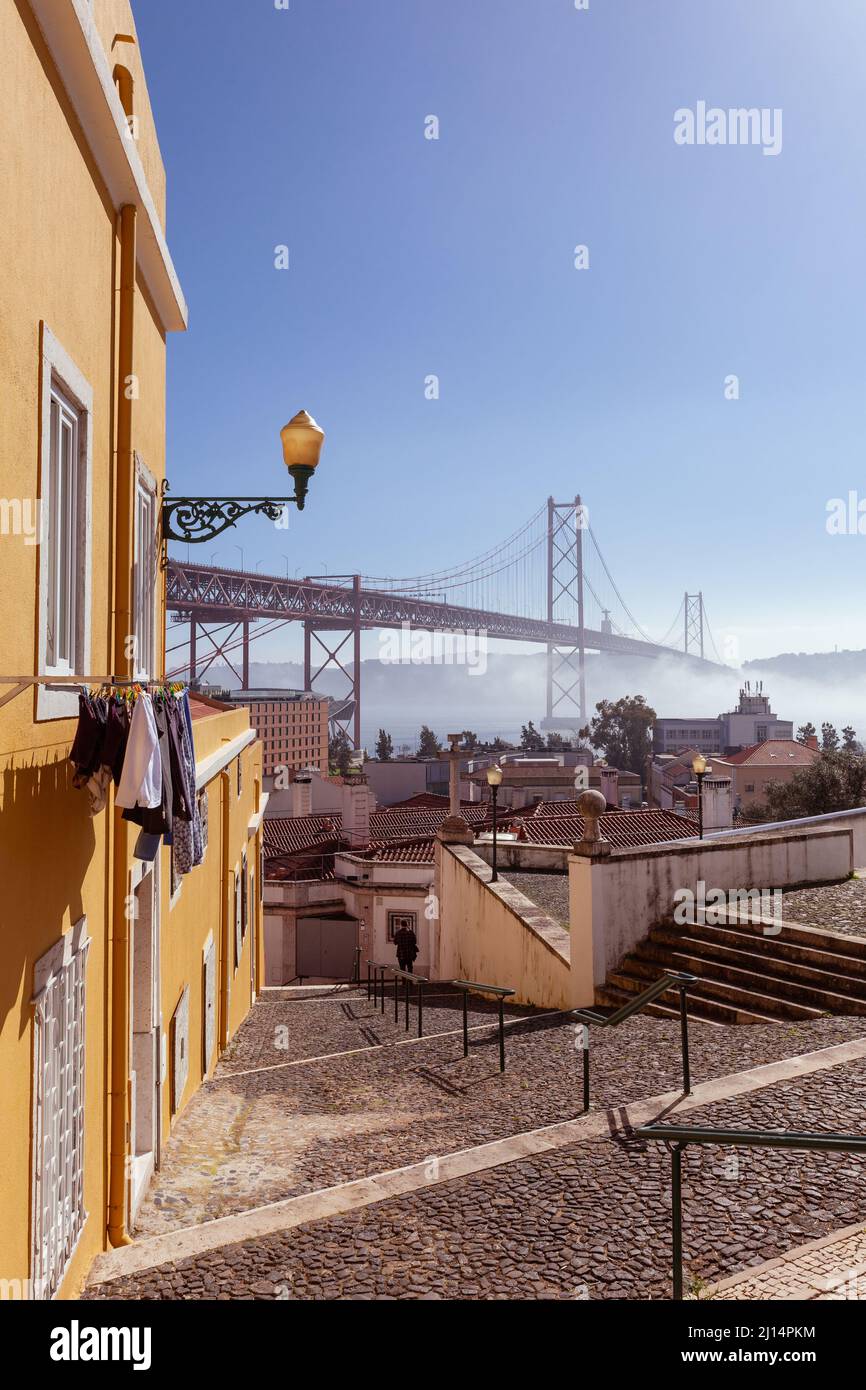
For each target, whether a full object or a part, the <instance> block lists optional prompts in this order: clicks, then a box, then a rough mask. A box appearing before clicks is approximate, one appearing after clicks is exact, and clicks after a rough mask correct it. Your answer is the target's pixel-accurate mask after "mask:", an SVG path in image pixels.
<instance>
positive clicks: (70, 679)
mask: <svg viewBox="0 0 866 1390" xmlns="http://www.w3.org/2000/svg"><path fill="white" fill-rule="evenodd" d="M3 685H12V686H14V687H15V689H14V690H10V691H9V692H8V693H7V694H5V695H0V707H2V706H3V705H6V704H8V703H9V701H10V700H14V699H15V697H16V695H21V694H23V692H24V691H25V690H30V689H31V688H32V687H33V686H34V685H47V686H51V685H60V686H64V687H69V688H70V689H72V688H76V689H77V688H79V687H81V686H87V685H93V686H105V685H114V686H135V685H138V686H140V687H141V688H142V690H151V689H159V688H160V687H162V688H165V687H166V686H167V685H169V686H172V687H177V688H180V689H184V688H185V687H184V686H183V685H182V684H181V683H180V682H178V681H170V680H169V679H168V678H167V677H166V676H162V677H155V678H153V679H152V680H141V679H139V680H135V679H134V678H133V677H131V676H129V677H127V676H78V675H69V676H0V686H3Z"/></svg>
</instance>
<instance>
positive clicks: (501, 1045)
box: [499, 995, 505, 1071]
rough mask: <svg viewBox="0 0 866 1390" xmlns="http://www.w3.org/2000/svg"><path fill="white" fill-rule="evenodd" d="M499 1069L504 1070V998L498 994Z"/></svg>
mask: <svg viewBox="0 0 866 1390" xmlns="http://www.w3.org/2000/svg"><path fill="white" fill-rule="evenodd" d="M499 1070H500V1071H505V1000H504V999H503V998H502V995H500V996H499Z"/></svg>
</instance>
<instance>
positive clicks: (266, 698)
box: [221, 690, 330, 786]
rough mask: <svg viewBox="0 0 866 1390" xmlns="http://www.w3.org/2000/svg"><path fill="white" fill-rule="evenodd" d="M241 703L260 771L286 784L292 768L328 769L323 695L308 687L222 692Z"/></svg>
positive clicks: (289, 781) (328, 702) (226, 698)
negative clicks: (257, 743) (258, 748)
mask: <svg viewBox="0 0 866 1390" xmlns="http://www.w3.org/2000/svg"><path fill="white" fill-rule="evenodd" d="M221 698H223V699H224V700H226V701H227V702H229V703H231V704H233V705H245V706H246V707H247V709H248V710H249V712H250V721H251V723H252V725H253V728H254V729H255V731H256V733H257V734H258V736H259V738H260V739H261V743H262V771H263V773H264V776H265V777H268V778H276V777H277V775H278V774H281V776H280V780H281V782H282V783H283V785H284V786H288V785H290V783H291V781H292V779H293V777H294V776H295V773H296V772H300V771H301V770H302V769H314V768H315V769H317V770H318V771H319V772H322V773H323V774H325V775H327V772H328V712H329V708H330V701H329V700H328V697H327V696H322V695H316V694H315V693H314V692H313V691H311V690H233V691H231V692H230V693H228V694H227V695H224V696H222V697H221Z"/></svg>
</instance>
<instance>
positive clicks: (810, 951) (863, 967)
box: [649, 923, 866, 981]
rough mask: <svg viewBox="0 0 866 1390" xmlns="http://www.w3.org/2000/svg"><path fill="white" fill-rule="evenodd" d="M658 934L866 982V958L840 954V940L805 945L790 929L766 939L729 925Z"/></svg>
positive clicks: (812, 939) (812, 938)
mask: <svg viewBox="0 0 866 1390" xmlns="http://www.w3.org/2000/svg"><path fill="white" fill-rule="evenodd" d="M657 933H664V934H673V933H677V934H687V935H689V937H692V938H694V940H698V941H716V942H719V944H720V945H728V947H731V948H734V949H738V951H742V949H745V951H753V952H756V954H758V955H769V956H778V955H780V954H783V952H784V956H785V958H787V959H791V960H794V962H796V963H799V965H813V966H816V967H817V969H820V970H828V972H831V973H837V974H844V976H848V977H851V979H862V980H865V981H866V956H860V955H858V954H851V952H848V951H840V949H838V947H840V941H838V937H826V935H815V934H813V935H809V934H805V941H806V942H808V944H803V940H802V938H803V933H796V940H795V938H794V937H792V935H791V934H790V933H788V929H787V927H785V929H783V931H781V933H780V934H778V935H773V937H769V935H765V934H763V933H762V931H760V929H755V927H745V926H742V924H740V926H734V924H730V923H728V924H727V926H724V927H708V926H691V924H688V926H683V927H680V926H674V924H673V923H666V924H663V926H657V927H653V930H652V931H651V933H649V935H651V938H653V937H656V934H657Z"/></svg>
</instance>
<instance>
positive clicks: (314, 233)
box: [135, 0, 866, 658]
mask: <svg viewBox="0 0 866 1390" xmlns="http://www.w3.org/2000/svg"><path fill="white" fill-rule="evenodd" d="M135 14H136V21H137V25H138V30H139V37H140V41H141V46H142V52H143V56H144V61H145V66H146V71H147V74H148V84H149V88H150V94H151V99H152V102H153V106H154V110H155V113H156V118H157V123H158V129H159V134H160V140H161V145H162V150H163V155H164V158H165V163H166V166H167V172H168V179H169V206H168V238H169V244H170V247H171V250H172V254H173V256H174V259H175V263H176V266H177V268H178V272H179V274H180V277H181V282H182V284H183V286H184V290H185V293H186V296H187V298H188V301H189V304H190V329H189V332H188V333H187V334H186V335H179V336H176V337H174V338H172V339H171V340H170V343H169V420H168V469H169V475H170V477H171V480H172V484H173V487H174V490H175V492H178V491H182V490H188V491H191V492H211V493H214V492H216V493H230V492H242V493H253V492H259V491H262V492H267V491H268V490H276V491H282V490H283V489H284V483H285V475H284V473H282V464H281V460H280V454H279V440H278V431H279V428H280V426H281V425H282V424H283V423H284V422H285V421H286V420H287V419H288V418H289V416H290V415H292V414H294V412H295V411H296V410H297V409H299V408H300V407H301V406H304V407H306V408H307V409H308V410H310V411H311V412H312V413H313V414H314V415H315V416H316V418H317V419H318V420H319V421H320V423H321V424H322V425H323V427H324V428H325V430H326V432H327V442H326V445H325V450H324V454H323V459H322V464H321V468H320V470H319V473H318V475H317V477H316V478H315V480H314V482H313V485H312V489H311V493H310V498H309V502H308V506H307V509H306V510H305V511H304V513H302V514H301V515H300V516H298V514H297V513H296V512H293V514H292V517H291V529H290V530H289V532H288V533H285V532H274V531H273V530H272V528H271V527H269V526H268V524H267V523H265V522H260V521H247V522H245V523H242V524H241V526H240V527H239V528H238V532H237V534H236V535H230V537H229V538H228V539H226V538H225V537H223V538H221V539H220V541H218V542H216V543H215V545H214V547H213V549H215V550H216V551H217V561H218V562H220V563H226V564H238V565H239V564H240V561H241V555H240V552H239V551H238V550H237V549H236V548H235V542H237V544H238V545H241V546H242V547H243V549H244V561H245V564H246V567H247V568H250V569H252V568H253V567H254V565H255V563H256V562H257V561H259V562H261V563H260V568H261V569H262V570H266V571H267V570H273V571H274V572H277V573H279V572H284V571H285V568H286V560H285V558H283V557H284V554H286V553H288V555H289V557H290V558H289V570H290V573H294V571H295V570H296V569H297V570H299V571H300V573H301V574H304V573H322V572H325V571H346V572H349V571H353V570H356V569H357V570H360V571H362V572H366V573H373V574H382V573H391V574H397V575H400V574H407V575H411V574H416V573H418V572H421V571H426V570H429V569H434V568H439V567H444V566H446V565H449V564H452V563H457V562H458V561H460V560H462V559H464V558H467V557H468V556H470V555H474V554H476V553H478V552H479V551H481V550H483V549H486V548H487V546H488V545H489V544H492V543H493V542H494V541H496V540H497V539H498V538H499V537H505V536H506V535H508V534H509V533H511V532H512V531H513V530H515V529H516V527H517V526H518V525H519V523H520V522H521V521H522V520H523V519H524V518H528V517H529V516H530V515H531V514H532V513H533V512H534V511H535V510H536V509H537V508H538V507H539V506H540V505H541V504H542V503H543V501H544V499H545V498H546V497H547V495H548V494H550V493H553V494H555V495H557V496H560V497H563V498H565V497H569V496H573V495H574V494H575V493H576V492H578V491H580V492H581V494H582V495H583V497H584V499H585V500H586V501H587V502H588V504H589V506H590V510H591V516H592V522H593V527H594V529H595V531H596V532H597V534H598V536H599V539H600V540H601V542H602V545H603V548H604V550H605V554H606V557H607V559H608V563H609V564H610V566H611V569H612V570H613V573H614V575H615V577H616V579H617V582H618V584H619V587H620V589H621V590H622V592H623V594H624V595H625V597H626V599H627V600H628V602H629V604H630V606H631V607H632V609H633V610H634V612H635V613H636V615H637V616H638V617H639V619H640V621H641V623H642V624H643V626H644V627H646V628H648V629H649V630H650V631H651V632H654V633H655V634H656V635H659V636H660V635H661V634H662V633H663V632H664V631H665V630H666V629H667V628H668V626H669V624H670V622H671V620H672V619H673V616H674V613H675V612H676V608H677V605H678V603H679V600H680V598H681V596H682V593H683V590H684V589H686V588H689V589H693V590H697V589H698V588H701V589H702V590H703V592H704V595H705V597H706V601H707V607H708V611H709V616H710V619H711V622H712V625H713V629H714V632H715V634H716V637H717V641H721V640H722V639H724V637H725V636H726V635H730V634H733V635H735V636H736V637H737V638H738V640H739V643H740V646H739V651H740V655H741V656H742V657H744V658H748V657H755V656H760V655H770V654H773V653H775V652H778V651H783V650H827V649H832V647H833V646H834V645H835V644H838V645H839V646H848V647H863V646H866V634H864V624H863V619H862V609H863V602H862V595H863V573H864V562H866V536H829V535H827V533H826V529H825V516H826V504H827V501H828V499H830V498H833V497H838V496H845V497H847V494H848V492H849V490H851V489H855V490H859V495H860V496H862V497H864V498H866V469H864V462H863V461H864V424H866V420H864V414H866V406H864V390H863V383H864V377H866V330H864V313H863V305H864V289H866V285H864V254H863V246H864V226H863V223H864V187H866V180H864V174H866V149H864V143H866V124H864V122H863V121H862V119H861V117H862V103H863V97H862V75H863V71H864V58H866V10H864V9H862V8H861V7H859V6H855V5H852V4H851V3H850V0H822V3H821V4H820V5H816V4H814V3H813V0H809V3H807V0H762V3H761V4H760V5H756V4H755V3H754V0H726V3H725V4H718V5H709V4H706V3H702V4H695V3H694V0H656V3H653V4H648V3H646V0H606V2H605V0H590V9H589V11H588V12H582V11H577V10H576V9H575V8H574V3H573V0H471V3H467V0H430V2H429V3H428V0H366V3H359V0H291V5H290V9H289V10H288V11H283V10H277V9H276V8H275V6H274V4H273V0H243V3H238V0H208V3H207V4H206V5H204V4H191V3H183V4H179V3H177V0H138V3H137V4H135ZM699 100H705V101H707V102H708V104H709V105H711V106H713V105H715V106H719V107H722V108H729V107H738V106H750V107H751V106H756V107H769V108H781V110H782V119H783V124H782V131H783V143H782V149H781V152H780V153H779V154H778V156H776V157H772V156H765V155H764V154H763V153H762V150H761V149H760V148H758V147H752V146H750V147H742V146H724V147H709V146H703V147H700V146H692V147H681V146H678V145H676V144H675V143H674V139H673V130H674V112H675V110H677V109H678V108H681V107H691V108H694V107H695V105H696V103H697V102H698V101H699ZM428 115H435V116H437V117H438V119H439V122H440V138H439V139H438V140H437V141H431V140H426V139H425V138H424V122H425V118H426V117H427V116H428ZM578 243H581V244H586V245H587V246H588V247H589V252H590V268H589V269H588V270H585V271H577V270H575V268H574V264H573V249H574V247H575V245H576V244H578ZM278 244H286V245H288V247H289V252H290V269H289V270H288V271H278V270H276V269H275V268H274V248H275V246H277V245H278ZM731 373H735V374H737V376H738V377H739V381H740V399H739V400H736V401H731V400H726V399H725V393H724V382H725V378H726V376H727V375H728V374H731ZM429 374H436V375H437V376H438V377H439V379H440V398H439V399H438V400H428V399H425V392H424V382H425V378H426V377H427V376H428V375H429ZM203 558H210V548H209V550H208V552H207V554H206V555H205V554H204V551H203ZM298 640H299V633H298V634H295V635H294V636H293V638H292V648H293V650H296V649H297V646H298ZM271 650H272V651H274V654H276V649H275V648H272V649H271ZM279 650H280V654H281V655H283V654H284V653H285V643H281V644H280V647H279Z"/></svg>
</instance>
